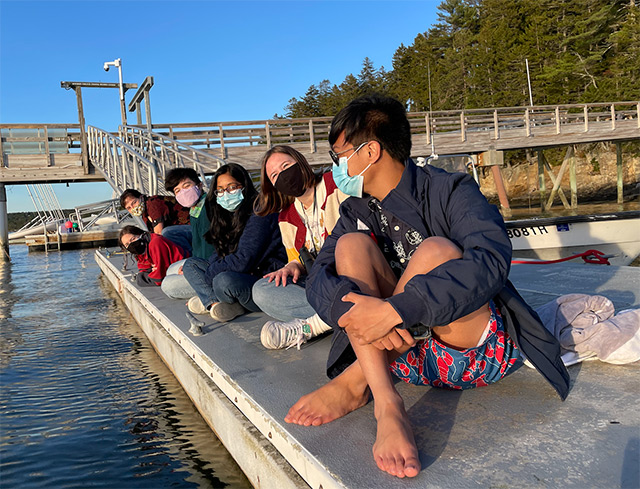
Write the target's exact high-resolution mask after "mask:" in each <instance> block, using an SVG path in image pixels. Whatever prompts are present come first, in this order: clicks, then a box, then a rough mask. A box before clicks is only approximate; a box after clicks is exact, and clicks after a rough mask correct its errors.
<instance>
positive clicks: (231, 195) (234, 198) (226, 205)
mask: <svg viewBox="0 0 640 489" xmlns="http://www.w3.org/2000/svg"><path fill="white" fill-rule="evenodd" d="M242 199H244V195H242V189H241V188H239V189H236V190H232V191H231V192H225V193H224V195H222V196H221V197H218V199H217V201H218V204H219V205H220V207H222V208H223V209H226V210H228V211H229V212H233V211H235V210H236V209H237V208H238V207H239V206H240V204H242Z"/></svg>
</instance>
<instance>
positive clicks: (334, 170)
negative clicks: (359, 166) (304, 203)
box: [331, 143, 372, 197]
mask: <svg viewBox="0 0 640 489" xmlns="http://www.w3.org/2000/svg"><path fill="white" fill-rule="evenodd" d="M365 144H367V143H362V144H361V145H360V146H358V148H357V149H356V150H355V151H354V152H353V153H352V154H351V156H349V157H348V158H347V157H346V156H343V157H342V158H340V159H339V160H338V164H337V165H336V164H335V163H334V164H333V166H332V167H331V174H332V175H333V181H334V182H335V183H336V186H337V187H338V188H339V189H340V190H341V191H342V192H344V193H345V194H347V195H350V196H352V197H362V187H363V185H364V177H363V176H362V175H363V174H364V172H366V171H367V170H368V169H369V167H370V166H371V165H372V163H369V165H368V166H367V167H366V168H365V169H364V170H362V171H361V172H360V173H359V174H357V175H354V176H353V177H352V176H349V160H350V159H351V157H352V156H353V155H355V154H356V153H357V152H358V151H360V148H362V147H363V146H364V145H365Z"/></svg>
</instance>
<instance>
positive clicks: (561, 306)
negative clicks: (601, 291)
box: [536, 294, 640, 365]
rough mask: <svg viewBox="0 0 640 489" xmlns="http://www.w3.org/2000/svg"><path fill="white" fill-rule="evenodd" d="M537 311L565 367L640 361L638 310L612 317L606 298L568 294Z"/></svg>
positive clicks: (610, 307) (611, 308)
mask: <svg viewBox="0 0 640 489" xmlns="http://www.w3.org/2000/svg"><path fill="white" fill-rule="evenodd" d="M536 312H537V313H538V315H539V316H540V319H541V320H542V323H543V324H544V326H545V327H546V328H547V329H548V330H549V331H550V332H551V333H552V334H553V335H554V336H555V337H556V338H557V339H558V341H559V342H560V346H561V347H562V359H563V361H564V363H565V364H566V365H571V364H573V363H577V362H580V361H582V360H586V359H588V358H591V357H597V358H598V359H600V360H602V361H604V362H609V363H618V364H620V363H630V362H635V361H637V360H640V309H631V310H628V311H623V312H621V313H619V314H617V315H615V316H614V314H615V309H614V307H613V304H612V303H611V301H610V300H609V299H607V298H606V297H603V296H601V295H585V294H568V295H563V296H560V297H558V298H557V299H555V300H553V301H551V302H549V303H547V304H545V305H543V306H541V307H539V308H538V309H536Z"/></svg>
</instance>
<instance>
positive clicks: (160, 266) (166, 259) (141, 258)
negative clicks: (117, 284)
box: [118, 226, 189, 286]
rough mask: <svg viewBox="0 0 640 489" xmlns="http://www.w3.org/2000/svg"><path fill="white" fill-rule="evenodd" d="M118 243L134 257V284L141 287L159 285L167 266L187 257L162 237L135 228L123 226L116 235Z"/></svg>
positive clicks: (182, 251)
mask: <svg viewBox="0 0 640 489" xmlns="http://www.w3.org/2000/svg"><path fill="white" fill-rule="evenodd" d="M118 243H119V244H120V246H121V247H122V249H123V250H126V251H128V252H129V253H131V254H132V255H133V256H134V258H135V260H136V263H137V265H138V270H139V272H138V274H137V275H136V283H137V284H138V285H141V286H147V285H160V283H161V282H162V279H164V277H165V275H166V273H167V269H168V268H169V266H170V265H171V264H172V263H174V262H177V261H179V260H183V259H184V258H186V257H188V256H189V253H188V252H186V251H184V250H183V249H182V248H181V247H180V246H178V245H177V244H175V243H173V242H172V241H169V240H168V239H167V238H165V237H164V236H161V235H159V234H155V233H149V232H147V231H144V230H142V229H140V228H139V227H137V226H124V227H123V228H122V229H121V230H120V234H119V235H118Z"/></svg>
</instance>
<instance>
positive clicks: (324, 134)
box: [152, 101, 640, 159]
mask: <svg viewBox="0 0 640 489" xmlns="http://www.w3.org/2000/svg"><path fill="white" fill-rule="evenodd" d="M408 118H409V122H410V124H411V132H412V134H413V138H414V152H415V155H416V156H418V155H425V154H427V155H428V154H430V151H431V146H432V145H433V150H434V151H435V152H439V153H470V152H471V153H477V152H482V151H487V150H488V149H520V148H532V147H540V146H542V147H544V146H547V147H548V146H553V145H561V144H567V141H569V142H570V143H576V144H578V143H584V142H592V141H602V140H612V139H633V138H637V137H640V101H629V102H606V103H592V104H565V105H540V106H533V107H498V108H489V109H468V110H448V111H435V112H431V113H429V112H411V113H409V114H408ZM330 124H331V117H317V118H309V119H270V120H252V121H233V122H200V123H169V124H153V125H152V128H153V131H154V132H156V133H159V134H162V135H163V136H165V137H168V138H170V139H174V140H178V141H181V142H183V143H186V144H189V145H191V146H193V147H196V148H199V149H202V150H204V151H207V152H211V153H212V154H215V155H217V156H219V157H220V158H223V159H229V158H234V157H237V158H241V157H243V156H249V155H251V156H254V157H255V156H256V155H258V154H260V153H261V152H264V151H265V150H266V149H267V148H269V147H271V146H273V145H276V144H290V145H294V146H295V147H297V148H298V149H299V150H301V151H302V152H303V153H305V155H307V156H309V155H311V159H313V158H314V156H313V155H314V154H315V153H317V152H318V151H320V150H322V152H323V154H322V158H323V159H326V153H324V150H326V149H328V143H327V140H328V134H329V130H330Z"/></svg>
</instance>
